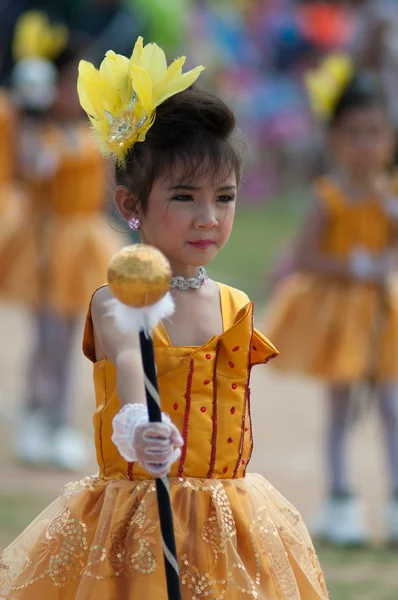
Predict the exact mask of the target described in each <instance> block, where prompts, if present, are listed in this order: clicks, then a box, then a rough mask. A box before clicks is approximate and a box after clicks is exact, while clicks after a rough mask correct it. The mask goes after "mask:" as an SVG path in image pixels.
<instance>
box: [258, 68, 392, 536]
mask: <svg viewBox="0 0 398 600" xmlns="http://www.w3.org/2000/svg"><path fill="white" fill-rule="evenodd" d="M339 60H340V59H339ZM341 60H342V64H341V72H340V85H337V82H336V80H333V77H332V73H333V72H334V74H335V75H336V73H338V70H336V69H337V66H338V65H337V64H336V62H335V63H334V64H333V67H334V71H332V73H329V76H330V77H331V83H330V84H329V85H327V82H326V81H325V78H324V76H323V75H324V73H322V69H323V68H324V67H321V68H320V71H319V78H318V79H315V80H314V79H313V80H312V81H311V90H312V93H313V94H314V95H317V96H318V97H317V98H314V105H315V106H317V108H318V109H320V108H322V106H323V112H322V114H323V116H325V115H326V114H328V125H329V140H328V141H329V150H330V153H331V155H332V160H333V164H332V166H331V168H330V170H329V173H328V175H327V176H325V177H323V178H322V179H320V180H318V181H316V183H315V185H314V203H313V207H312V209H311V211H310V214H309V216H308V219H307V221H306V224H305V226H304V227H303V229H302V231H301V232H300V234H299V236H298V241H297V243H296V244H295V247H294V269H295V273H294V274H292V275H290V276H288V277H286V278H284V279H283V280H282V282H281V283H280V284H279V285H277V286H276V288H275V290H274V292H273V295H272V296H271V299H270V302H269V306H268V308H267V311H266V318H265V323H264V327H263V329H264V331H265V333H266V334H267V335H269V336H270V337H271V339H272V340H274V341H275V344H276V346H277V348H278V349H279V350H280V353H281V354H280V359H279V360H278V361H277V364H275V365H274V367H275V369H278V370H279V371H281V372H297V373H300V374H303V375H307V376H311V377H316V378H319V379H320V380H321V381H324V382H325V384H326V385H327V390H328V405H329V415H328V421H327V434H326V438H325V442H326V455H327V466H328V497H327V500H326V502H325V505H324V506H323V509H322V511H321V513H320V515H319V518H318V519H317V520H316V522H315V523H314V529H313V533H314V534H317V535H318V536H320V537H323V538H326V539H328V540H329V541H331V542H334V543H336V544H339V545H351V544H362V543H365V542H367V541H368V531H367V527H366V524H365V520H364V514H363V506H362V504H361V502H360V501H359V500H358V499H357V498H356V496H355V495H354V491H353V489H352V484H351V477H350V476H349V474H348V473H347V438H348V434H349V432H350V424H351V423H352V422H353V417H355V416H358V415H357V413H358V409H360V408H361V407H363V403H364V402H365V404H366V403H367V395H368V394H370V393H372V400H373V399H374V406H375V407H377V409H378V411H379V414H380V417H381V420H382V423H383V426H384V436H385V437H384V440H385V446H386V454H387V462H388V467H389V474H390V482H391V489H390V494H391V496H390V501H389V503H388V505H387V507H386V511H385V514H384V519H385V525H386V531H387V537H388V539H389V540H390V541H391V542H394V543H395V544H396V543H398V362H397V354H398V288H397V286H396V283H395V284H394V281H395V282H396V277H397V270H398V256H397V245H398V221H397V218H398V178H397V175H396V174H395V172H394V173H392V172H391V170H390V166H391V164H392V162H393V158H394V146H395V144H394V132H393V126H392V123H391V120H390V117H389V113H388V110H387V104H386V101H385V97H384V95H383V93H382V90H381V89H380V87H379V85H378V83H377V81H375V80H374V79H372V78H369V76H367V75H366V74H356V75H353V73H352V65H351V63H350V61H349V59H347V58H346V57H345V58H344V59H343V57H341ZM350 65H351V66H350ZM315 84H317V85H315ZM341 87H343V90H342V92H341V93H340V91H339V90H341ZM315 100H316V102H315ZM326 101H327V102H326ZM325 102H326V104H325ZM361 384H363V385H364V389H365V391H366V392H367V394H366V395H365V394H364V393H363V389H362V395H358V393H359V392H360V391H361Z"/></svg>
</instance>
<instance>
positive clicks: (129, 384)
mask: <svg viewBox="0 0 398 600" xmlns="http://www.w3.org/2000/svg"><path fill="white" fill-rule="evenodd" d="M112 299H113V296H112V294H111V292H110V290H109V288H108V287H103V288H101V289H99V290H98V291H97V292H96V294H95V295H94V297H93V301H92V305H91V315H92V320H93V326H94V339H95V352H96V358H97V360H100V359H101V358H103V357H104V356H107V357H108V358H109V360H110V361H111V363H112V364H113V365H115V367H116V385H117V393H118V396H119V400H120V404H121V405H122V406H125V405H126V404H146V397H145V386H144V379H143V368H142V360H141V349H140V342H139V336H138V333H131V332H129V333H126V332H125V331H122V330H121V329H119V328H118V326H117V324H116V322H115V319H114V317H113V316H112V314H110V311H109V306H107V303H109V301H110V300H112Z"/></svg>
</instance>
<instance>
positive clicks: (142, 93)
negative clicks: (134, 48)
mask: <svg viewBox="0 0 398 600" xmlns="http://www.w3.org/2000/svg"><path fill="white" fill-rule="evenodd" d="M130 72H131V80H132V86H133V89H134V91H135V92H136V93H137V96H138V99H139V101H140V102H141V104H142V106H143V107H144V109H145V111H146V112H147V113H148V114H149V115H150V114H151V113H152V111H153V108H154V107H153V101H152V80H151V78H150V77H149V75H148V73H147V72H146V71H145V70H144V69H142V68H140V67H136V66H134V65H132V67H131V70H130Z"/></svg>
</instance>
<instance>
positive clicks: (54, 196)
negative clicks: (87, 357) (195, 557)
mask: <svg viewBox="0 0 398 600" xmlns="http://www.w3.org/2000/svg"><path fill="white" fill-rule="evenodd" d="M76 51H77V50H76V48H75V47H74V43H73V40H72V39H71V38H70V37H69V33H68V32H67V31H66V30H65V29H64V28H63V27H62V26H52V25H50V24H49V23H48V21H47V19H46V16H45V14H43V13H40V12H36V11H32V12H28V13H26V14H24V15H23V16H22V17H21V19H20V21H19V22H18V23H17V27H16V33H15V40H14V53H15V55H16V59H17V62H16V65H15V68H14V72H13V84H14V97H15V101H16V103H17V105H18V106H19V109H20V128H19V129H20V130H19V137H18V152H19V161H18V168H19V174H20V177H21V179H22V180H23V182H24V184H25V186H26V189H27V190H28V192H29V195H30V205H29V207H28V209H27V210H26V214H25V219H24V221H22V222H21V225H20V227H19V228H18V229H17V230H15V232H14V233H13V235H12V237H11V238H10V239H9V244H8V248H7V249H5V250H6V251H7V267H6V268H5V270H4V271H3V273H2V280H1V283H2V286H1V288H0V293H2V294H3V296H4V297H6V298H7V299H11V300H13V301H14V302H16V303H26V304H27V305H28V306H29V307H30V308H32V311H33V314H34V318H35V321H36V329H37V342H36V345H35V347H34V350H33V353H32V355H31V357H30V361H29V367H28V376H27V388H28V390H27V397H26V401H25V410H24V414H23V415H22V420H21V423H20V425H19V431H18V433H17V436H16V453H17V456H18V457H19V458H20V459H21V460H23V461H25V462H29V463H34V464H49V463H52V464H55V465H57V466H59V467H62V468H66V469H79V468H81V467H82V466H83V465H85V464H86V460H87V450H86V447H85V443H84V440H83V438H82V437H81V435H80V434H79V432H78V431H77V430H76V429H74V428H72V427H71V425H70V422H69V418H70V415H69V414H68V399H69V381H70V369H71V354H72V347H73V341H74V338H75V334H76V332H77V329H78V325H79V322H80V319H81V316H82V314H84V310H85V306H86V305H87V302H88V300H89V298H90V296H91V293H92V289H93V287H95V286H97V285H100V284H101V283H102V282H103V281H104V280H105V279H106V271H107V264H108V262H109V259H110V257H111V256H112V254H113V253H114V252H116V250H117V249H118V248H119V247H120V246H121V241H120V239H119V236H118V235H117V234H116V233H115V232H114V231H113V230H112V228H111V226H110V224H109V223H107V221H106V219H105V217H104V214H103V209H104V205H105V200H106V194H107V183H106V166H105V163H104V160H103V159H102V157H101V156H100V153H99V151H98V149H97V148H96V146H95V144H94V142H93V140H92V139H91V137H90V134H89V131H88V130H87V126H86V123H85V122H84V121H83V120H82V116H83V113H82V111H81V108H80V106H79V102H78V97H77V93H76V65H77V57H76Z"/></svg>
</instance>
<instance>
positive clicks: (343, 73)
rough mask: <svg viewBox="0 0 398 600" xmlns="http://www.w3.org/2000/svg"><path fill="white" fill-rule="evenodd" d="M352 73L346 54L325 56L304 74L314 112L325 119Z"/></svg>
mask: <svg viewBox="0 0 398 600" xmlns="http://www.w3.org/2000/svg"><path fill="white" fill-rule="evenodd" d="M353 74H354V66H353V63H352V60H351V58H350V57H349V56H348V55H347V54H343V53H336V54H330V55H329V56H327V57H326V58H325V59H324V60H323V61H322V63H321V64H320V66H319V67H318V68H317V69H314V70H311V71H309V72H308V73H307V74H306V77H305V84H306V87H307V92H308V95H309V98H310V101H311V105H312V108H313V110H314V112H315V113H316V114H317V115H318V116H319V117H321V118H322V119H327V118H328V117H330V115H331V113H332V112H333V109H334V107H335V106H336V102H337V100H338V99H339V97H340V94H341V93H342V91H343V89H344V88H345V86H346V85H347V84H348V82H349V81H350V79H351V78H352V76H353Z"/></svg>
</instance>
